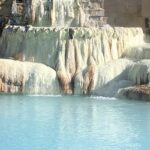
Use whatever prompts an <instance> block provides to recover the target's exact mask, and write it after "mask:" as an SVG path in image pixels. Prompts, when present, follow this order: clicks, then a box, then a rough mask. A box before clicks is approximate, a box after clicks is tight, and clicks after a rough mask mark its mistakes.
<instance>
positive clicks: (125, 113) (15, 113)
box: [0, 96, 150, 150]
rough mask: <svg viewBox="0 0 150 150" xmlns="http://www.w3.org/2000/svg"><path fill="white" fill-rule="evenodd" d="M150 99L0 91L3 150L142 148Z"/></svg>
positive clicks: (148, 130) (149, 130)
mask: <svg viewBox="0 0 150 150" xmlns="http://www.w3.org/2000/svg"><path fill="white" fill-rule="evenodd" d="M149 108H150V103H147V102H137V101H122V100H103V99H102V98H101V99H92V98H87V97H55V98H53V97H28V96H1V97H0V110H1V111H0V149H1V150H9V149H11V150H20V149H23V150H28V149H33V150H34V149H35V150H38V149H44V150H49V148H50V149H53V150H54V149H55V150H57V149H58V150H85V149H86V150H99V149H104V150H109V149H110V150H113V149H114V150H122V149H131V150H136V149H137V150H140V149H141V148H143V146H144V147H145V149H144V150H146V147H147V146H150V144H149V143H148V138H150V109H149Z"/></svg>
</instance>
